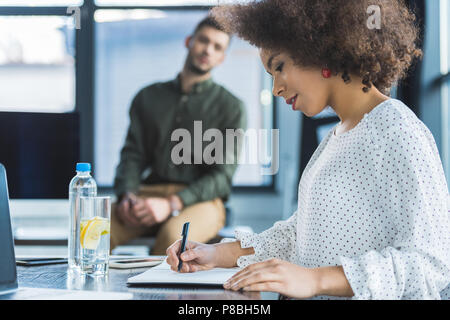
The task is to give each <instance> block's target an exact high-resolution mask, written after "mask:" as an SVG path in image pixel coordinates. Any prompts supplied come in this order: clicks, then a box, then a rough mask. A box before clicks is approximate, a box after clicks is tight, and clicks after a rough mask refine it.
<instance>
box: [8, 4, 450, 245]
mask: <svg viewBox="0 0 450 320" xmlns="http://www.w3.org/2000/svg"><path fill="white" fill-rule="evenodd" d="M405 1H406V2H407V3H408V5H410V6H411V7H412V8H414V10H415V12H416V14H417V18H418V22H419V24H420V26H421V28H422V41H421V45H422V46H423V49H424V51H425V56H424V60H423V61H421V62H420V63H418V64H417V65H416V67H415V68H413V69H411V71H410V74H409V76H408V78H407V79H406V80H405V81H403V82H402V83H400V84H398V85H397V86H396V87H395V88H393V90H392V96H393V97H396V98H399V99H401V100H403V101H404V102H405V103H406V104H407V105H408V106H410V107H411V108H412V109H413V111H414V112H415V113H416V114H417V115H418V116H419V118H420V119H421V120H422V121H423V122H424V123H425V124H426V125H427V126H428V128H430V130H431V131H432V133H433V135H434V138H435V140H436V143H437V146H438V148H439V152H440V155H441V158H442V162H443V164H444V169H445V172H446V176H447V181H449V177H450V151H449V150H450V140H449V136H450V128H449V124H450V114H449V101H450V97H449V93H450V90H449V84H450V76H449V66H450V47H449V46H450V37H449V36H450V22H449V18H448V17H449V16H450V0H436V1H425V0H409V1H408V0H405ZM225 2H234V1H232V0H229V1H220V3H225ZM240 2H242V1H240ZM217 3H218V1H207V0H203V1H202V0H200V1H194V0H192V1H182V0H161V1H157V0H145V1H144V0H140V1H138V0H130V1H128V0H28V1H27V0H1V1H0V162H1V163H3V164H4V165H5V167H6V169H7V173H8V180H9V181H8V183H9V191H10V197H11V199H12V201H11V211H12V216H13V226H14V230H15V237H16V242H17V243H18V244H22V245H26V246H32V245H35V244H42V243H47V244H55V245H57V244H59V245H61V244H63V243H64V241H65V237H66V235H65V234H66V232H67V218H68V202H67V197H68V185H69V182H70V179H71V178H72V177H73V176H74V175H75V164H76V162H79V161H83V162H91V163H92V166H93V176H94V178H95V179H96V181H97V183H98V185H99V193H101V194H110V195H112V183H113V179H114V175H115V168H116V166H117V164H118V161H119V153H120V149H121V147H122V145H123V142H124V139H125V135H126V131H127V128H128V124H129V122H128V121H129V117H128V111H129V107H130V103H131V100H132V98H133V96H134V95H135V94H136V93H137V91H138V90H139V89H141V88H142V87H144V86H146V85H148V84H150V83H153V82H155V81H166V80H170V79H173V78H175V77H176V75H177V73H178V72H179V71H180V70H181V68H182V66H183V62H184V58H185V56H186V50H185V48H184V39H185V37H186V36H188V35H190V34H191V33H192V31H193V29H194V27H195V25H196V24H197V23H198V22H199V21H200V20H201V19H202V18H203V17H204V16H205V15H206V14H207V12H208V10H209V9H210V8H211V6H213V5H215V4H217ZM77 10H79V11H77ZM77 12H79V13H80V15H79V16H77V15H76V14H74V13H77ZM213 78H214V80H215V81H216V82H218V83H220V84H222V85H223V86H225V87H226V88H227V89H228V90H230V91H231V92H232V93H234V94H235V95H236V96H238V97H239V98H240V99H242V100H243V101H244V102H245V105H246V108H247V118H248V124H247V125H248V128H252V129H267V130H272V129H278V130H279V149H278V156H277V158H278V160H279V163H278V164H279V170H278V172H277V173H276V174H275V175H261V170H262V169H264V167H267V166H270V165H272V164H273V161H275V159H273V157H272V162H271V163H265V164H258V165H242V166H240V167H239V168H238V170H237V172H236V175H235V177H234V180H233V193H232V196H231V198H230V200H229V202H228V204H227V205H228V207H229V208H230V215H229V218H228V225H227V226H228V227H229V228H235V227H237V226H241V227H242V226H244V227H247V228H250V229H251V230H253V231H255V232H260V231H262V230H264V229H266V228H268V227H270V226H271V225H273V223H274V222H275V221H277V220H281V219H286V218H287V217H289V216H290V215H291V214H292V213H293V212H294V210H295V209H296V205H297V186H298V183H299V180H300V177H301V174H302V172H303V169H304V167H305V166H306V164H307V162H308V160H309V158H310V157H311V155H312V153H313V151H314V150H315V148H316V147H317V145H318V143H320V141H321V140H322V139H323V137H324V136H325V135H326V134H327V133H328V131H329V130H330V129H331V127H332V126H334V125H335V124H336V123H337V122H338V121H339V120H338V118H337V117H336V115H335V114H334V113H333V112H332V110H330V109H328V110H325V111H324V112H323V113H322V114H320V115H318V116H316V117H314V118H306V117H304V116H302V115H301V114H300V113H299V112H295V113H293V112H292V110H291V108H290V106H288V105H286V104H285V102H284V100H283V99H277V98H274V97H273V95H272V93H271V86H272V83H271V78H270V77H269V76H268V74H267V73H266V72H265V71H264V69H263V66H262V64H261V62H260V60H259V55H258V50H257V49H256V48H254V47H252V46H250V45H249V44H247V43H245V42H244V41H242V40H240V39H238V38H236V37H234V38H233V40H232V42H231V47H230V49H229V51H228V54H227V58H226V60H225V63H224V64H223V65H221V66H220V67H218V68H217V69H215V70H214V72H213ZM270 147H271V148H272V147H273V146H272V145H270ZM272 151H274V150H272ZM268 154H269V155H273V152H268Z"/></svg>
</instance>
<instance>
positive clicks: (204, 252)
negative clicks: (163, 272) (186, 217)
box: [166, 240, 217, 272]
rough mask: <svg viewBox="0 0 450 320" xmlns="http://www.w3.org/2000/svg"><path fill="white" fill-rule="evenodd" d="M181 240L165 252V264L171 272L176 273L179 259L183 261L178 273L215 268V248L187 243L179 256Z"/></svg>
mask: <svg viewBox="0 0 450 320" xmlns="http://www.w3.org/2000/svg"><path fill="white" fill-rule="evenodd" d="M180 247H181V240H178V241H176V242H175V243H174V244H172V245H171V246H170V247H169V248H168V249H167V250H166V253H167V263H168V264H169V265H170V268H171V269H172V270H173V271H178V263H179V261H180V260H179V259H181V260H182V261H183V265H182V267H181V270H180V272H195V271H200V270H208V269H212V268H214V267H216V266H217V257H216V253H217V252H216V251H217V250H216V247H215V246H213V245H210V244H203V243H199V242H195V241H187V242H186V248H185V251H184V252H183V253H182V254H181V255H180V256H179V253H180Z"/></svg>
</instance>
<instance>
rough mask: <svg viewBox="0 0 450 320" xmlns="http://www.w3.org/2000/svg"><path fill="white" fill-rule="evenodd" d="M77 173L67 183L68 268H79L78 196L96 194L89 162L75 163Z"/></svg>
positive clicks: (95, 185) (95, 184)
mask: <svg viewBox="0 0 450 320" xmlns="http://www.w3.org/2000/svg"><path fill="white" fill-rule="evenodd" d="M76 171H77V175H76V176H75V177H73V179H72V180H71V181H70V185H69V205H70V217H69V239H68V249H69V252H68V260H69V269H70V270H79V268H80V259H79V255H80V252H79V251H80V213H79V210H80V197H92V196H94V197H95V196H96V195H97V183H96V182H95V180H94V178H93V177H92V176H91V164H90V163H77V166H76Z"/></svg>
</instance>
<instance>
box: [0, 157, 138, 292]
mask: <svg viewBox="0 0 450 320" xmlns="http://www.w3.org/2000/svg"><path fill="white" fill-rule="evenodd" d="M30 268H32V267H30ZM132 297H133V294H132V293H129V292H102V293H101V294H99V292H96V291H86V290H67V289H48V288H29V287H20V286H19V285H18V281H17V268H16V257H15V253H14V237H13V232H12V227H11V215H10V212H9V195H8V184H7V181H6V170H5V167H4V166H3V165H2V164H1V163H0V299H5V298H6V299H20V300H28V299H29V300H126V299H131V298H132Z"/></svg>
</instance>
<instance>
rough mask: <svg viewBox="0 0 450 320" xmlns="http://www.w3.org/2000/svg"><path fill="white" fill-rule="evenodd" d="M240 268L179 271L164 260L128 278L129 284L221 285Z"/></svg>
mask: <svg viewBox="0 0 450 320" xmlns="http://www.w3.org/2000/svg"><path fill="white" fill-rule="evenodd" d="M239 270H240V268H230V269H224V268H214V269H211V270H205V271H197V272H192V273H179V272H175V271H172V270H171V269H170V266H169V264H168V263H167V262H166V261H164V262H163V263H161V264H160V265H157V266H156V267H153V268H151V269H149V270H147V271H145V272H144V273H141V274H139V275H137V276H134V277H131V278H129V279H128V281H127V283H129V284H163V283H166V284H169V283H170V284H191V285H216V286H221V285H223V284H224V283H225V282H226V281H227V280H228V279H229V278H231V276H233V275H234V274H235V273H236V272H238V271H239Z"/></svg>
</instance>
